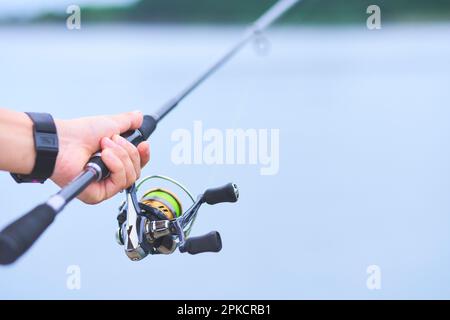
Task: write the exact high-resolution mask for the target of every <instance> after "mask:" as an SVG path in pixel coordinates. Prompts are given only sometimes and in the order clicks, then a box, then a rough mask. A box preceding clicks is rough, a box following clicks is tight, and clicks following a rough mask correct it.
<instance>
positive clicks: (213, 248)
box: [180, 231, 222, 254]
mask: <svg viewBox="0 0 450 320" xmlns="http://www.w3.org/2000/svg"><path fill="white" fill-rule="evenodd" d="M220 250H222V239H221V238H220V233H219V232H217V231H211V232H210V233H207V234H205V235H203V236H199V237H190V238H187V239H186V241H185V242H184V245H183V246H181V247H180V252H183V253H184V252H188V253H190V254H198V253H204V252H219V251H220Z"/></svg>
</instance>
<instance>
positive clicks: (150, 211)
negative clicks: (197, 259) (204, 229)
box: [116, 175, 239, 261]
mask: <svg viewBox="0 0 450 320" xmlns="http://www.w3.org/2000/svg"><path fill="white" fill-rule="evenodd" d="M154 179H162V180H166V181H168V182H170V183H171V184H173V185H176V186H177V187H178V188H179V189H181V190H182V191H183V192H184V193H185V194H186V195H187V197H188V198H189V199H190V201H192V205H191V206H190V208H189V209H187V210H186V211H185V212H183V207H182V203H181V201H180V200H179V198H178V197H177V196H176V195H175V194H174V193H173V192H171V191H169V190H167V189H164V188H153V189H150V190H148V191H146V192H144V194H143V195H142V197H141V199H140V200H138V196H137V192H138V190H139V188H141V187H142V185H143V184H144V183H145V182H148V181H149V180H154ZM238 198H239V191H238V188H237V186H236V185H235V184H234V183H229V184H227V185H225V186H222V187H219V188H212V189H208V190H206V191H205V192H204V193H203V194H201V195H199V196H198V197H197V199H196V200H195V199H194V196H193V195H192V194H191V193H190V192H189V191H188V190H187V189H186V188H185V187H184V186H183V185H182V184H180V183H179V182H177V181H175V180H173V179H171V178H169V177H165V176H159V175H154V176H149V177H146V178H144V179H143V180H142V181H141V182H140V183H139V184H138V185H134V184H133V185H132V186H131V187H130V188H128V189H127V190H126V200H125V201H124V202H123V203H122V204H121V206H120V207H119V215H118V216H117V221H118V222H119V229H118V230H117V233H116V238H117V242H118V243H119V244H120V245H123V246H124V249H125V253H126V255H127V256H128V257H129V258H130V259H131V260H133V261H138V260H142V259H143V258H145V257H146V256H147V255H149V254H152V255H153V254H171V253H173V252H174V251H175V250H176V248H177V247H178V249H179V250H180V252H183V253H184V252H188V253H190V254H197V253H203V252H219V251H220V250H221V249H222V240H221V238H220V234H219V232H217V231H212V232H210V233H208V234H206V235H203V236H199V237H189V234H190V232H191V228H192V226H193V224H194V222H195V219H196V217H197V213H198V210H199V209H200V207H201V205H202V204H204V203H207V204H210V205H213V204H217V203H221V202H236V201H237V200H238Z"/></svg>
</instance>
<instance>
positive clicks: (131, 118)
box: [111, 111, 143, 133]
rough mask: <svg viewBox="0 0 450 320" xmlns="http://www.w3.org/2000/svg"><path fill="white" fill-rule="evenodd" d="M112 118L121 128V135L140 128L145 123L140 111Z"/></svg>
mask: <svg viewBox="0 0 450 320" xmlns="http://www.w3.org/2000/svg"><path fill="white" fill-rule="evenodd" d="M111 118H112V119H113V120H114V121H115V122H116V123H117V125H118V126H119V130H120V133H124V132H126V131H128V130H134V129H138V128H140V127H141V125H142V121H143V115H142V112H140V111H133V112H126V113H120V114H116V115H112V116H111Z"/></svg>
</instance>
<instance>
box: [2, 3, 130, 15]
mask: <svg viewBox="0 0 450 320" xmlns="http://www.w3.org/2000/svg"><path fill="white" fill-rule="evenodd" d="M133 2H136V0H95V1H94V0H77V1H73V0H61V1H54V0H39V1H29V0H2V1H0V18H5V17H8V18H11V17H13V18H26V17H30V16H35V15H37V14H41V13H44V12H58V11H60V10H64V11H65V9H66V8H67V6H69V5H71V4H77V5H80V6H81V5H90V4H95V5H96V6H103V5H108V6H110V5H117V6H120V5H127V4H130V3H133Z"/></svg>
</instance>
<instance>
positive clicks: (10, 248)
mask: <svg viewBox="0 0 450 320" xmlns="http://www.w3.org/2000/svg"><path fill="white" fill-rule="evenodd" d="M56 213H57V212H56V211H55V210H54V209H53V208H52V207H50V206H49V205H47V204H41V205H39V206H37V207H36V208H34V209H33V210H31V211H30V212H28V213H27V214H25V215H24V216H22V217H21V218H19V219H17V220H16V221H14V222H13V223H11V224H10V225H9V226H7V227H6V228H5V229H3V230H2V231H1V232H0V264H2V265H6V264H11V263H13V262H14V261H16V260H17V259H18V258H19V257H20V256H21V255H23V254H24V253H25V252H26V251H27V250H28V249H29V248H30V247H31V246H32V245H33V243H34V242H35V241H36V240H37V239H38V238H39V237H40V236H41V234H42V233H44V231H45V230H46V229H47V227H48V226H49V225H50V224H51V223H52V222H53V220H54V219H55V217H56Z"/></svg>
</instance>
